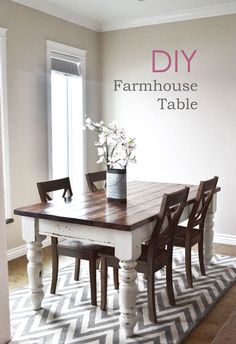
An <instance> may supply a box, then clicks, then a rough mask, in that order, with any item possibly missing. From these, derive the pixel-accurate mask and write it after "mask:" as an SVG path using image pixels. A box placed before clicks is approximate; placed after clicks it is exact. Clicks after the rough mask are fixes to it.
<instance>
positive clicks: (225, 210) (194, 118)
mask: <svg viewBox="0 0 236 344" xmlns="http://www.w3.org/2000/svg"><path fill="white" fill-rule="evenodd" d="M235 37H236V15H228V16H221V17H215V18H206V19H201V20H191V21H184V22H178V23H168V24H162V25H156V26H149V27H143V28H135V29H128V30H120V31H114V32H107V33H103V34H102V52H103V56H102V62H103V74H102V78H103V91H104V92H103V96H102V99H103V111H102V114H103V119H105V120H107V121H108V120H114V119H119V120H120V122H121V123H122V124H123V125H124V126H125V127H126V128H127V129H128V130H129V132H130V135H134V136H136V137H137V144H138V148H137V160H138V163H137V165H136V166H134V167H132V168H129V175H130V178H132V179H133V178H139V179H146V180H148V179H150V180H156V181H167V182H181V183H198V182H199V180H200V179H204V178H209V177H212V176H214V175H218V176H219V177H220V181H219V184H220V185H221V186H222V191H221V193H220V194H219V202H218V211H217V215H216V218H215V225H216V226H215V229H216V231H217V232H218V233H222V234H229V235H235V223H236V212H235V211H234V208H235V194H236V181H235V170H236V160H235V152H236V116H235V99H236V87H235V82H236V68H235V58H236V41H235ZM152 49H164V50H167V51H169V52H173V50H174V49H185V51H186V52H187V53H190V52H192V51H193V50H194V49H197V51H198V52H197V55H196V58H195V62H194V63H193V65H192V71H191V73H189V74H188V73H186V72H184V70H183V69H182V68H183V67H184V66H183V65H181V72H180V73H175V72H173V71H168V72H166V73H161V74H160V73H159V74H157V73H152V70H151V52H152ZM114 79H122V80H123V81H127V82H144V81H146V82H148V81H152V80H153V79H157V80H158V81H159V82H162V83H165V82H182V83H183V82H196V83H198V84H199V90H198V92H196V94H195V95H190V93H188V95H186V96H191V98H193V99H196V100H197V101H198V102H199V108H198V110H196V111H168V110H167V111H165V110H160V109H159V106H158V104H157V102H156V99H157V97H158V95H157V94H155V93H154V92H149V93H148V92H146V93H145V92H113V80H114ZM162 96H167V98H172V97H175V95H174V94H170V93H169V94H167V93H164V94H163V95H162ZM179 96H180V98H182V97H183V98H185V97H186V96H185V94H184V93H183V94H180V95H179Z"/></svg>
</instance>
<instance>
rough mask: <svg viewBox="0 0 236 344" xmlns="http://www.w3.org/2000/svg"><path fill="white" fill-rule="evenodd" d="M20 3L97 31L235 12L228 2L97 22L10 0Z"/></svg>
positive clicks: (29, 0)
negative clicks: (135, 17) (148, 15)
mask: <svg viewBox="0 0 236 344" xmlns="http://www.w3.org/2000/svg"><path fill="white" fill-rule="evenodd" d="M11 1H13V2H16V3H18V4H21V5H25V6H28V7H31V8H34V9H36V10H38V11H41V12H44V13H47V14H50V15H53V16H55V17H58V18H61V19H64V20H66V21H69V22H71V23H74V24H77V25H80V26H83V27H85V28H88V29H91V30H94V31H97V32H106V31H114V30H122V29H129V28H135V27H142V26H149V25H157V24H164V23H171V22H178V21H185V20H191V19H200V18H207V17H216V16H221V15H226V14H233V13H236V3H229V4H223V5H216V6H208V7H201V8H195V9H192V10H185V11H184V10H183V11H176V12H172V13H169V14H167V15H161V16H156V17H148V18H137V19H130V20H129V19H128V20H120V21H119V20H117V21H115V20H113V21H112V22H109V21H108V22H103V23H101V24H99V23H98V22H94V21H91V20H89V19H86V18H84V17H82V16H78V15H77V14H75V13H73V12H71V11H66V10H64V9H62V8H61V7H56V6H53V5H51V4H50V3H48V2H47V1H43V2H42V1H40V0H11Z"/></svg>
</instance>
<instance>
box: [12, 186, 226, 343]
mask: <svg viewBox="0 0 236 344" xmlns="http://www.w3.org/2000/svg"><path fill="white" fill-rule="evenodd" d="M185 186H188V187H189V188H190V190H189V195H188V199H187V203H186V207H185V209H184V211H183V214H182V217H181V220H180V222H182V221H185V220H187V219H188V217H189V214H190V211H191V208H192V205H193V203H194V200H195V198H196V194H197V190H198V186H197V185H187V184H182V183H181V184H179V183H161V182H149V181H132V182H128V184H127V202H126V203H119V202H111V201H108V200H107V199H106V191H105V190H99V191H96V192H85V193H82V194H79V195H78V196H75V197H74V196H72V197H70V198H67V197H65V198H55V199H54V200H51V201H49V202H45V203H38V204H33V205H29V206H24V207H20V208H17V209H15V210H14V213H15V214H16V215H20V216H21V217H22V218H21V220H22V238H23V240H24V241H25V242H26V243H27V257H28V266H27V270H28V279H29V297H30V300H31V305H32V309H34V310H39V309H41V306H42V301H43V298H44V291H43V264H42V242H43V240H44V239H45V238H46V237H47V236H49V237H51V236H54V237H58V238H67V239H78V240H85V241H87V242H93V243H97V244H102V245H106V246H111V247H114V248H115V256H116V257H117V258H118V259H119V260H120V287H119V307H120V316H119V323H120V333H121V334H122V335H123V336H126V337H130V336H132V335H133V334H134V327H135V324H136V322H137V311H136V295H137V285H136V278H137V272H136V270H135V266H136V260H137V259H138V258H139V256H140V254H141V246H142V243H144V242H145V241H147V240H149V239H150V237H151V234H152V231H153V228H154V225H155V222H156V219H157V216H158V213H159V211H160V205H161V202H162V198H163V195H164V194H165V193H171V192H174V191H178V190H180V189H182V188H184V187H185ZM219 190H220V189H219V188H217V189H216V192H215V194H214V197H213V199H212V201H211V204H210V206H209V208H208V212H207V215H206V219H205V231H204V252H205V262H206V265H208V264H209V263H210V261H211V259H212V257H213V234H214V232H213V226H214V221H213V219H214V213H215V211H216V203H217V202H216V201H217V191H219Z"/></svg>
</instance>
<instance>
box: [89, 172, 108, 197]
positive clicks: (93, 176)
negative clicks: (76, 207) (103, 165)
mask: <svg viewBox="0 0 236 344" xmlns="http://www.w3.org/2000/svg"><path fill="white" fill-rule="evenodd" d="M85 176H86V179H87V184H88V188H89V191H91V192H94V191H98V190H99V188H98V187H97V186H96V184H95V183H97V182H102V181H104V186H105V182H106V171H99V172H92V173H87V174H86V175H85Z"/></svg>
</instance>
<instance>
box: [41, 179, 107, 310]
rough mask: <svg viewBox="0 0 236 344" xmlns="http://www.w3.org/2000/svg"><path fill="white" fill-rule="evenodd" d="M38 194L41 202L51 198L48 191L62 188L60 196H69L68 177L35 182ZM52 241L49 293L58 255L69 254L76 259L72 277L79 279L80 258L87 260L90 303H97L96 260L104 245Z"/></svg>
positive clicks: (54, 286)
mask: <svg viewBox="0 0 236 344" xmlns="http://www.w3.org/2000/svg"><path fill="white" fill-rule="evenodd" d="M37 186H38V191H39V195H40V198H41V201H42V202H47V201H50V200H52V198H51V196H50V195H49V193H50V192H53V191H58V190H63V194H62V197H65V196H66V195H67V196H69V197H71V196H72V190H71V185H70V180H69V178H63V179H57V180H51V181H47V182H40V183H37ZM51 241H52V283H51V294H55V292H56V286H57V279H58V260H59V259H58V257H59V255H63V256H69V257H73V258H75V259H76V263H75V274H74V279H75V280H76V281H78V280H79V272H80V259H85V260H88V261H89V274H90V288H91V303H92V305H94V306H96V305H97V284H96V261H97V259H98V258H99V253H100V252H101V250H102V249H104V248H106V247H105V246H101V245H95V244H88V243H84V242H83V241H79V240H63V241H60V242H59V243H58V239H57V238H56V237H51Z"/></svg>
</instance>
